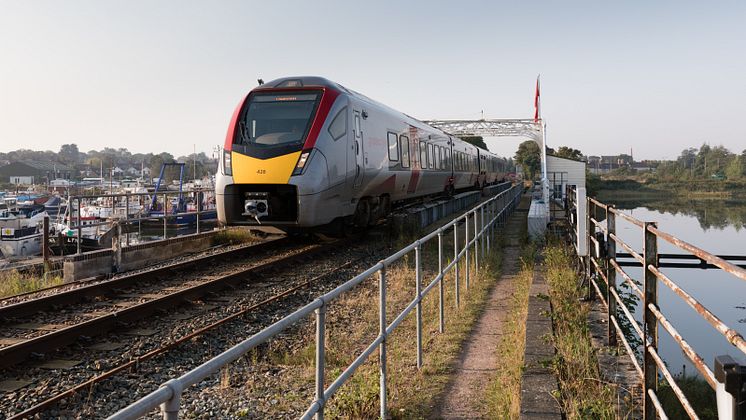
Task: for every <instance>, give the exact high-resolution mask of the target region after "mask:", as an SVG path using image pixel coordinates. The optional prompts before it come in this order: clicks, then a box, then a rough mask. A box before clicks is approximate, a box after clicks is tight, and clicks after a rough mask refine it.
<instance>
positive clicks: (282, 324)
mask: <svg viewBox="0 0 746 420" xmlns="http://www.w3.org/2000/svg"><path fill="white" fill-rule="evenodd" d="M521 192H522V187H521V186H520V185H516V186H514V187H512V188H511V189H509V190H507V191H504V192H502V193H500V194H498V195H496V196H495V197H492V198H490V199H488V200H486V201H484V202H483V203H481V204H479V205H477V206H476V207H474V208H472V209H470V210H468V211H467V212H466V213H464V214H463V215H461V216H459V217H456V218H455V219H453V220H452V221H450V222H449V223H447V224H446V225H444V226H443V227H441V228H439V229H437V230H436V231H434V232H432V233H430V234H428V235H426V236H424V237H423V238H421V239H419V240H417V241H415V242H413V243H412V244H410V245H408V246H407V247H405V248H403V249H401V250H399V251H398V252H396V253H395V254H393V255H391V256H389V257H388V258H386V259H384V260H381V261H380V262H378V263H377V264H376V265H374V266H372V267H370V268H369V269H367V270H366V271H364V272H362V273H360V274H358V275H357V276H355V277H353V278H352V279H350V280H348V281H347V282H345V283H344V284H342V285H340V286H338V287H337V288H335V289H334V290H332V291H330V292H328V293H326V294H324V295H323V296H320V297H318V298H317V299H315V300H314V301H313V302H311V303H309V304H308V305H306V306H304V307H302V308H300V309H298V310H296V311H295V312H293V313H292V314H290V315H288V316H286V317H285V318H283V319H281V320H280V321H277V322H275V323H274V324H272V325H270V326H268V327H267V328H265V329H263V330H262V331H260V332H258V333H256V334H254V335H253V336H251V337H250V338H248V339H246V340H244V341H242V342H241V343H239V344H237V345H235V346H233V347H231V348H230V349H228V350H226V351H224V352H223V353H221V354H220V355H218V356H216V357H215V358H213V359H211V360H209V361H207V362H205V363H203V364H202V365H200V366H198V367H196V368H194V369H192V370H191V371H189V372H187V373H185V374H183V375H181V376H180V377H178V378H175V379H171V380H169V381H168V382H166V383H164V384H163V385H162V386H161V387H160V388H158V389H157V390H156V391H153V392H152V393H150V394H148V395H146V396H145V397H143V398H141V399H139V400H138V401H136V402H134V403H133V404H131V405H129V406H128V407H126V408H124V409H122V410H120V411H119V412H117V413H115V414H114V415H113V416H111V417H110V418H111V419H134V418H138V417H140V416H143V415H145V414H147V413H148V412H150V411H151V410H153V409H155V408H157V407H158V406H159V405H160V407H161V412H162V414H163V418H164V419H176V418H177V417H178V412H179V407H180V405H181V395H182V393H183V392H184V390H185V389H186V388H187V387H189V386H192V385H194V384H197V383H199V382H201V381H202V380H204V379H206V378H207V377H209V376H210V375H212V374H214V373H216V372H218V371H219V370H220V369H221V368H222V367H223V366H225V365H227V364H229V363H231V362H233V361H235V360H237V359H238V358H240V357H241V356H243V355H244V354H246V353H247V352H248V351H250V350H251V349H253V348H255V347H256V346H258V345H260V344H262V343H264V342H266V341H267V340H269V339H270V338H272V337H274V336H276V335H277V334H279V333H280V332H282V331H283V330H285V329H286V328H288V327H290V326H291V325H293V324H296V323H298V322H301V321H302V320H303V319H304V318H305V317H307V316H308V315H310V314H312V313H315V315H316V358H315V378H316V384H315V399H314V401H313V402H312V403H311V404H310V406H309V407H308V409H307V410H306V412H305V413H304V414H303V415H302V418H304V419H308V418H311V417H313V416H315V417H316V418H317V419H322V418H323V416H324V406H325V404H326V403H327V402H328V401H329V400H330V399H331V398H332V397H333V396H334V394H335V393H336V392H337V391H338V390H339V388H340V387H341V386H342V385H344V384H345V382H347V380H348V379H350V377H351V376H352V375H353V374H354V373H355V371H356V370H357V368H358V367H360V366H361V365H362V364H363V363H365V361H366V360H367V359H368V358H369V357H370V356H371V354H373V352H375V351H376V349H377V350H378V356H379V375H380V381H379V395H380V416H381V418H384V419H385V418H387V409H388V405H387V401H386V396H387V391H386V387H387V384H388V380H387V376H388V372H387V359H386V357H387V355H386V347H387V338H388V337H389V336H390V335H391V334H392V333H393V331H394V330H395V329H396V328H397V327H398V326H399V325H400V324H401V323H402V321H403V320H404V319H405V318H406V317H407V315H409V314H410V313H411V312H412V311H415V312H416V329H417V340H416V343H417V349H416V360H417V368H418V369H419V368H421V367H422V364H423V360H422V300H423V298H424V297H425V296H426V295H427V294H429V293H430V292H431V291H433V289H435V287H436V286H438V290H439V331H440V332H441V333H442V332H443V331H444V328H445V319H444V292H443V290H444V278H445V275H446V274H447V273H448V272H450V271H451V270H453V272H454V283H455V287H456V289H455V299H456V304H457V305H458V302H459V290H458V284H459V280H458V277H459V265H458V264H459V262H460V261H461V260H462V259H463V260H466V264H465V272H464V276H465V285H466V287H467V288H468V285H469V278H470V275H471V274H470V272H469V265H470V264H471V257H472V256H473V259H474V266H475V267H477V268H478V267H479V266H480V255H481V257H482V262H484V259H485V258H484V257H485V255H486V254H485V253H486V252H487V253H488V252H490V247H491V244H492V243H494V240H495V235H496V230H497V227H498V226H499V225H502V224H504V223H505V221H506V220H507V217H508V216H509V215H510V214H511V212H512V211H513V210H514V209H515V207H516V206H517V204H518V202H519V200H520V197H521ZM485 217H486V222H485ZM462 222H463V224H464V229H463V231H464V232H465V241H464V247H463V248H461V247H460V243H459V240H458V235H459V233H458V231H459V228H458V226H459V224H461V223H462ZM472 226H473V230H472ZM449 230H453V237H454V249H453V253H454V254H453V260H452V261H451V262H450V263H448V264H447V265H445V266H444V265H443V255H444V248H443V237H444V236H445V235H446V234H447V232H448V231H449ZM470 236H471V238H470ZM431 240H437V244H438V274H437V275H436V276H435V278H434V279H432V281H430V282H429V283H428V284H427V285H426V286H425V287H424V288H423V287H422V286H423V284H422V280H423V279H422V268H421V262H422V256H421V251H422V247H423V245H424V244H426V243H427V242H429V241H431ZM412 252H414V254H415V267H416V269H415V279H416V282H415V283H416V287H415V290H414V298H413V299H412V300H411V301H410V302H409V304H408V305H407V306H406V308H404V310H403V311H401V313H399V314H398V315H397V316H396V317H395V318H394V320H393V321H391V322H388V320H387V318H386V309H387V303H386V292H387V286H386V270H387V268H388V267H390V266H391V265H392V264H393V263H395V262H397V261H399V260H401V259H402V258H403V257H405V256H406V255H409V254H410V253H412ZM376 274H378V289H379V295H378V306H379V307H378V311H379V331H378V336H377V337H376V338H375V340H373V341H372V342H371V343H370V344H368V346H367V347H366V348H365V350H363V351H362V352H361V353H360V354H359V355H358V356H357V358H356V359H355V360H354V361H353V362H352V363H351V364H350V365H348V366H347V367H346V368H345V369H344V371H343V372H342V373H341V374H340V375H339V376H338V377H337V378H336V379H335V380H334V381H333V382H332V383H331V384H329V385H328V386H327V384H326V380H325V366H326V362H325V355H324V349H325V347H326V345H327V343H326V342H325V340H326V338H325V329H326V308H327V305H329V304H330V303H331V302H332V301H334V300H335V299H336V298H338V297H339V296H340V295H341V294H342V293H345V292H347V291H349V290H351V289H353V288H355V287H356V286H358V285H360V284H361V283H363V282H364V281H365V280H367V279H369V278H372V277H373V276H374V275H376Z"/></svg>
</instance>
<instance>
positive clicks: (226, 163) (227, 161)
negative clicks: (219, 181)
mask: <svg viewBox="0 0 746 420" xmlns="http://www.w3.org/2000/svg"><path fill="white" fill-rule="evenodd" d="M223 173H224V174H225V175H233V166H232V164H231V152H230V150H223Z"/></svg>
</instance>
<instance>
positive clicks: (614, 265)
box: [609, 259, 643, 298]
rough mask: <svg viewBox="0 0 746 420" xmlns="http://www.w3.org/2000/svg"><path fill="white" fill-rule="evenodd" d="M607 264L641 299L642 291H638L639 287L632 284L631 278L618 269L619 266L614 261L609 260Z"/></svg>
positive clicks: (620, 268)
mask: <svg viewBox="0 0 746 420" xmlns="http://www.w3.org/2000/svg"><path fill="white" fill-rule="evenodd" d="M609 263H610V264H611V265H612V266H613V267H614V269H615V270H616V272H617V273H619V274H621V275H622V278H623V279H624V281H626V282H627V284H629V286H630V287H631V288H632V290H634V291H635V293H637V296H639V297H640V298H642V297H643V293H642V290H640V287H639V286H638V285H637V283H635V282H634V280H632V277H630V276H629V275H628V274H627V273H626V272H625V271H624V270H623V269H622V267H620V266H619V264H617V262H616V260H614V259H611V260H609Z"/></svg>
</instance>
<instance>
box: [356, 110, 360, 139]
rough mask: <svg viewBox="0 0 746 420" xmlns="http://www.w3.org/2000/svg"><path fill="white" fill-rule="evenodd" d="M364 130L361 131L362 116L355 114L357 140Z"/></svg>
mask: <svg viewBox="0 0 746 420" xmlns="http://www.w3.org/2000/svg"><path fill="white" fill-rule="evenodd" d="M361 134H362V130H361V129H360V114H358V113H357V112H356V113H355V138H358V139H359V138H360V135H361Z"/></svg>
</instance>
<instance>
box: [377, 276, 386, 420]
mask: <svg viewBox="0 0 746 420" xmlns="http://www.w3.org/2000/svg"><path fill="white" fill-rule="evenodd" d="M378 274H379V276H378V312H379V313H378V334H380V335H381V337H382V339H381V344H380V345H379V346H378V372H379V394H380V397H379V398H380V401H381V418H382V419H385V418H386V415H387V413H386V411H387V410H386V266H385V265H384V266H383V267H382V268H381V271H379V273H378Z"/></svg>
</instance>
